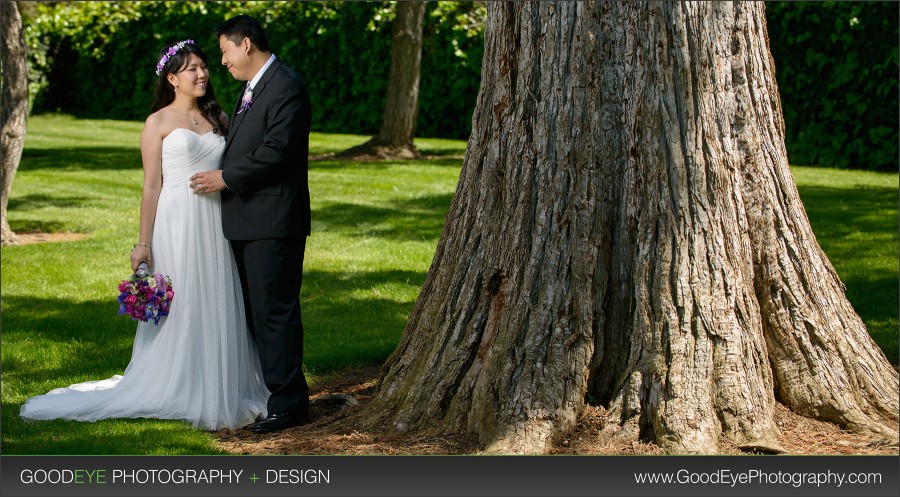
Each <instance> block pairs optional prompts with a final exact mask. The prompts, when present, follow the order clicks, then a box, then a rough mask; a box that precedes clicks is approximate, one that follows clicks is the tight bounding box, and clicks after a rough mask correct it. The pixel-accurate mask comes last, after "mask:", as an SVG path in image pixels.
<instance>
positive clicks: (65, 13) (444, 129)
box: [20, 1, 900, 170]
mask: <svg viewBox="0 0 900 497" xmlns="http://www.w3.org/2000/svg"><path fill="white" fill-rule="evenodd" d="M20 3H30V4H32V5H31V6H29V8H27V9H26V11H27V13H28V15H27V16H26V25H27V38H28V43H29V47H30V50H31V54H30V58H31V61H30V62H31V68H32V81H33V82H32V95H33V98H34V105H33V110H34V112H37V113H40V112H46V111H62V112H66V113H71V114H74V115H76V116H79V117H93V118H111V119H143V118H144V117H145V116H146V114H147V112H148V111H149V108H150V99H151V92H152V85H153V81H154V77H155V75H154V74H153V67H154V65H155V62H156V57H157V53H158V51H159V50H160V49H161V48H162V46H163V45H165V44H166V43H167V42H172V41H177V40H181V39H184V38H186V37H191V38H193V39H195V40H197V41H198V43H200V45H201V46H202V47H203V48H204V50H206V51H207V54H208V55H209V57H210V58H211V60H210V65H211V66H212V75H213V76H212V79H213V82H214V83H215V85H216V91H217V97H218V98H219V100H220V101H221V102H222V104H223V108H225V109H228V110H230V108H231V105H232V100H233V99H234V98H236V96H237V95H238V93H239V90H240V83H238V82H235V81H233V80H232V79H231V77H230V76H229V75H228V73H227V72H226V71H225V70H224V69H223V68H221V66H220V65H219V64H218V59H219V53H218V44H217V43H216V40H214V39H213V37H212V32H213V31H214V30H215V29H216V27H218V26H219V24H220V23H221V22H222V21H223V20H225V19H227V18H229V17H231V16H232V15H235V14H238V13H247V14H250V15H252V16H255V17H257V18H259V19H260V20H261V21H262V23H263V25H264V26H265V27H266V30H267V33H268V35H269V38H270V42H271V45H272V47H273V49H274V51H275V53H276V54H277V55H279V56H280V57H282V58H283V59H284V60H285V61H287V63H288V64H289V65H290V66H292V67H293V68H294V69H296V70H297V71H298V72H300V73H301V74H302V75H303V76H304V77H305V78H306V79H307V81H308V82H309V84H310V90H311V93H312V98H313V102H314V105H313V112H314V115H313V123H314V124H313V126H314V129H315V130H316V131H322V132H341V133H358V134H374V133H375V132H376V131H377V129H378V127H379V125H380V121H381V113H382V111H383V105H384V98H385V95H386V89H385V87H386V83H387V81H386V80H387V72H388V68H389V61H390V39H391V22H392V21H393V4H394V2H234V1H231V2H56V3H48V4H37V3H34V2H20ZM427 8H428V11H427V15H426V20H425V35H424V41H423V54H422V79H421V84H420V97H419V116H418V121H417V123H418V124H417V130H416V134H417V136H432V137H445V138H457V139H465V138H466V137H468V134H469V132H470V130H471V116H472V111H473V109H474V107H475V100H476V96H477V92H478V87H479V84H480V77H481V62H482V55H483V48H484V47H483V45H484V36H483V32H484V17H485V6H484V4H483V3H482V2H428V7H427ZM898 14H900V10H898V4H897V3H896V2H859V3H857V2H813V3H806V2H767V3H766V18H767V23H768V33H769V40H770V46H771V49H772V54H773V58H774V60H775V65H776V68H777V80H778V84H779V90H780V93H781V98H782V105H783V111H784V117H785V122H786V133H787V144H788V156H789V158H790V160H791V162H792V163H794V164H805V165H821V166H832V167H843V168H848V167H849V168H860V169H881V170H896V169H897V159H898V154H900V149H898V143H900V134H898V129H900V124H898V113H897V111H898V105H900V102H898V86H897V74H898V73H897V71H898V67H900V66H898V39H900V29H898V25H900V24H898Z"/></svg>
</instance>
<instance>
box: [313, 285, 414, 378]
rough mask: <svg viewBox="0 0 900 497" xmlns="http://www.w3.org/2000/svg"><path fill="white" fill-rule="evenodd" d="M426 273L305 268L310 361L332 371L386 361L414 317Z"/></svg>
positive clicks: (320, 369) (315, 367)
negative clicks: (407, 324)
mask: <svg viewBox="0 0 900 497" xmlns="http://www.w3.org/2000/svg"><path fill="white" fill-rule="evenodd" d="M425 275H426V268H423V270H422V271H402V270H388V271H359V272H331V271H317V270H313V271H305V272H304V276H303V292H302V296H301V302H302V305H303V328H304V332H305V333H304V334H305V338H304V342H305V346H304V347H305V350H304V364H306V366H307V367H308V368H309V369H311V370H312V371H315V372H316V373H327V372H330V371H333V370H339V369H344V368H348V367H357V366H360V365H365V364H380V363H382V362H384V361H385V360H386V359H387V357H388V356H389V355H390V354H391V352H393V351H394V348H396V346H397V343H398V342H399V340H400V336H401V335H402V334H403V329H404V327H405V326H406V322H407V320H408V318H409V312H410V311H411V310H412V307H413V304H414V303H415V299H416V297H417V296H418V293H419V289H420V288H421V286H422V283H423V282H424V281H425Z"/></svg>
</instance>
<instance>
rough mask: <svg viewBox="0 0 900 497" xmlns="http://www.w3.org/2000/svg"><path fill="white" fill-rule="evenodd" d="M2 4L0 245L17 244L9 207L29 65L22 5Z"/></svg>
mask: <svg viewBox="0 0 900 497" xmlns="http://www.w3.org/2000/svg"><path fill="white" fill-rule="evenodd" d="M0 3H2V5H0V19H2V21H0V24H2V26H3V44H2V46H0V64H2V72H3V79H2V81H3V88H2V89H0V174H2V177H0V187H2V190H0V244H2V245H15V244H16V243H17V239H16V234H15V233H13V231H12V230H11V229H9V223H8V222H7V220H6V207H7V205H8V204H9V192H10V189H11V188H12V183H13V179H14V178H15V176H16V170H17V169H18V168H19V160H20V159H21V158H22V149H23V148H24V146H25V124H26V120H27V118H28V66H27V58H26V51H25V50H26V49H25V31H24V30H23V29H22V17H21V16H20V15H19V8H18V6H17V4H16V2H0Z"/></svg>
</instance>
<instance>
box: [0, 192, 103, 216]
mask: <svg viewBox="0 0 900 497" xmlns="http://www.w3.org/2000/svg"><path fill="white" fill-rule="evenodd" d="M88 200H90V199H89V198H88V197H80V196H78V197H75V196H72V197H64V196H58V197H57V196H53V195H47V194H44V193H34V194H31V195H23V196H20V197H15V198H11V199H9V206H8V208H9V210H16V211H20V212H21V211H28V210H35V209H43V208H46V207H59V208H67V207H80V206H82V205H83V204H85V203H86V202H87V201H88Z"/></svg>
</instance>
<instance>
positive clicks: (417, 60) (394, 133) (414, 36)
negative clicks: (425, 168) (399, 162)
mask: <svg viewBox="0 0 900 497" xmlns="http://www.w3.org/2000/svg"><path fill="white" fill-rule="evenodd" d="M396 9H397V12H396V17H395V19H394V25H393V28H392V31H393V34H392V38H391V69H390V72H389V74H388V87H387V90H388V94H387V102H386V103H385V105H384V115H383V117H382V119H381V131H379V132H378V134H377V135H376V136H375V137H373V138H372V139H371V140H369V141H367V142H366V143H363V144H362V145H358V146H356V147H353V148H351V149H349V150H345V151H344V152H341V153H340V154H339V156H340V157H344V158H378V159H414V158H420V157H421V156H422V155H421V154H420V153H419V151H418V149H416V146H415V145H414V144H413V136H414V134H415V131H416V114H417V113H418V110H419V75H420V73H421V66H422V27H423V24H424V20H425V2H424V1H406V2H397V6H396Z"/></svg>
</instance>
